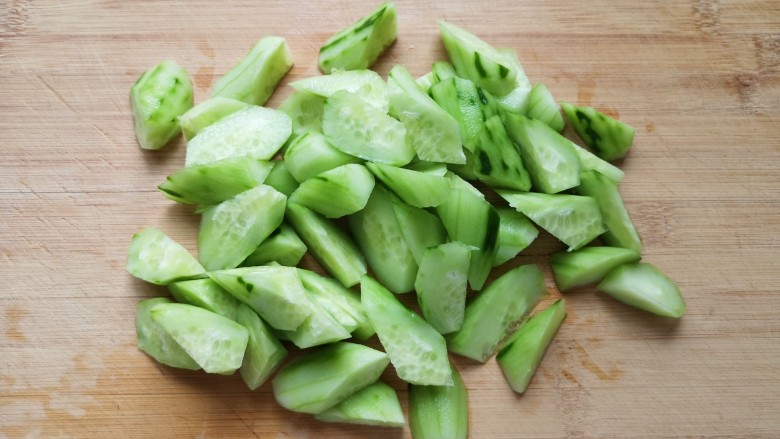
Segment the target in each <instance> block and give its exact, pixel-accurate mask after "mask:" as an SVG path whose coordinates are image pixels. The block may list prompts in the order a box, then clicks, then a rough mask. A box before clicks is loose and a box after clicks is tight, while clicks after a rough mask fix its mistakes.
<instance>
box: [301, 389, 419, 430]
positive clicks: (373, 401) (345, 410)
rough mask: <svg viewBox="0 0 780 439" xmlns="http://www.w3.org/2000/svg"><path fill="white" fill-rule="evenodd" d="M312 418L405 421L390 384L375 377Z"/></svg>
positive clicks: (363, 422) (379, 422) (361, 422)
mask: <svg viewBox="0 0 780 439" xmlns="http://www.w3.org/2000/svg"><path fill="white" fill-rule="evenodd" d="M314 418H315V419H317V420H319V421H324V422H341V423H345V424H358V425H374V426H378V427H403V426H404V425H406V419H404V413H403V411H402V410H401V403H400V402H399V401H398V395H397V394H396V393H395V390H393V388H392V387H390V386H388V385H387V384H385V383H383V382H381V381H377V382H375V383H374V384H371V385H369V386H368V387H366V388H364V389H363V390H358V391H357V392H355V393H353V394H352V396H350V397H349V398H347V399H345V400H344V401H341V402H340V403H338V404H336V405H335V406H333V407H331V408H329V409H327V410H325V411H324V412H322V413H319V414H317V415H314Z"/></svg>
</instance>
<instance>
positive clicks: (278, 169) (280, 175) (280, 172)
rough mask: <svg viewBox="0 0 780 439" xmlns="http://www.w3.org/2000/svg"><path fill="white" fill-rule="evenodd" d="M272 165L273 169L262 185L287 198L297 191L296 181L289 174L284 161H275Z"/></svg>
mask: <svg viewBox="0 0 780 439" xmlns="http://www.w3.org/2000/svg"><path fill="white" fill-rule="evenodd" d="M273 164H274V167H273V169H271V172H270V173H269V174H268V177H266V178H265V181H264V182H263V183H264V184H266V185H268V186H271V187H272V188H274V189H276V190H277V191H279V192H281V193H283V194H284V195H285V196H287V197H289V196H290V195H292V193H293V192H295V190H296V189H298V186H299V183H298V180H296V179H295V177H293V175H292V174H291V173H290V169H289V168H288V167H287V163H286V162H285V161H284V160H279V161H275V162H273Z"/></svg>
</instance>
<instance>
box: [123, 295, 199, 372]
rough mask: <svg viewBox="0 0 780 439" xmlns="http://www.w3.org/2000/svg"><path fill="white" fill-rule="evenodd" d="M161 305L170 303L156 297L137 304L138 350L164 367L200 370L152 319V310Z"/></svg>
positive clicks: (136, 328)
mask: <svg viewBox="0 0 780 439" xmlns="http://www.w3.org/2000/svg"><path fill="white" fill-rule="evenodd" d="M161 303H171V301H170V300H169V299H167V298H165V297H157V298H154V299H146V300H142V301H140V302H138V305H137V306H136V313H135V330H136V343H137V346H138V349H140V350H141V351H143V352H145V353H146V354H147V355H149V356H150V357H152V358H154V359H155V360H157V361H159V362H160V363H162V364H165V365H166V366H171V367H179V368H182V369H190V370H198V369H200V366H199V365H198V363H196V362H195V360H193V359H192V357H190V356H189V355H188V354H187V352H186V351H185V350H184V349H182V347H181V346H179V343H177V342H176V340H174V339H173V337H171V335H170V334H168V332H167V331H165V329H163V327H162V326H160V324H159V323H157V322H155V321H154V319H153V318H152V314H151V310H152V308H154V307H155V306H156V305H158V304H161Z"/></svg>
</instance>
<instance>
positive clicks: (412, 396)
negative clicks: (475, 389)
mask: <svg viewBox="0 0 780 439" xmlns="http://www.w3.org/2000/svg"><path fill="white" fill-rule="evenodd" d="M450 366H451V368H452V381H453V385H452V386H415V385H410V386H409V429H410V430H411V431H412V437H414V439H467V438H468V437H469V399H468V391H467V390H466V384H465V383H464V382H463V379H462V378H461V377H460V374H459V373H458V371H457V369H455V366H452V365H450Z"/></svg>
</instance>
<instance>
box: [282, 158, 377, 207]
mask: <svg viewBox="0 0 780 439" xmlns="http://www.w3.org/2000/svg"><path fill="white" fill-rule="evenodd" d="M373 189H374V175H373V174H372V173H371V172H370V171H369V170H368V169H366V167H365V166H363V165H358V164H356V163H351V164H348V165H342V166H339V167H338V168H334V169H331V170H329V171H325V172H323V173H322V174H318V175H316V176H314V177H312V178H310V179H308V180H306V181H304V182H303V183H301V185H300V186H298V189H296V190H295V192H293V193H292V195H290V202H291V203H296V204H300V205H301V206H305V207H308V208H309V209H311V210H313V211H315V212H317V213H319V214H321V215H324V216H325V217H327V218H340V217H342V216H345V215H350V214H353V213H355V212H357V211H359V210H361V209H363V208H364V207H365V205H366V203H367V202H368V197H369V196H370V195H371V191H372V190H373Z"/></svg>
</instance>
